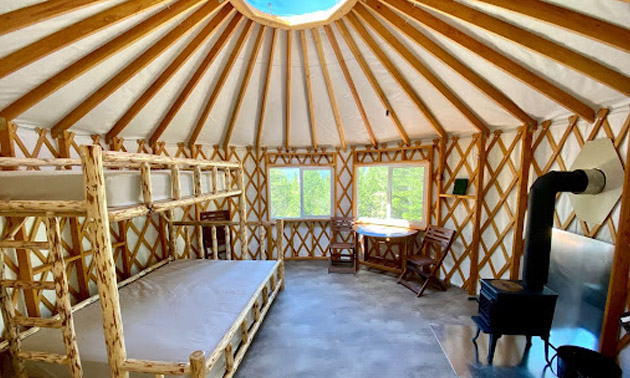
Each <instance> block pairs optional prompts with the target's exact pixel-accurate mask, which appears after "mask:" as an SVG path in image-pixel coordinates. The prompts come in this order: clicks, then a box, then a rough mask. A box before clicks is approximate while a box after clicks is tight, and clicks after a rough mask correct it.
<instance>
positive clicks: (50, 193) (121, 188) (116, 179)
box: [0, 170, 225, 207]
mask: <svg viewBox="0 0 630 378" xmlns="http://www.w3.org/2000/svg"><path fill="white" fill-rule="evenodd" d="M217 179H218V180H217V187H218V188H217V190H223V189H224V187H225V185H224V177H223V175H219V177H218V178H217ZM179 181H180V187H181V195H182V196H183V197H187V196H192V195H193V194H194V184H193V173H192V172H190V171H181V172H180V180H179ZM151 186H152V192H153V193H152V194H153V200H154V201H162V200H166V199H169V198H172V193H171V172H170V170H154V171H151ZM105 189H106V192H107V205H108V206H109V207H120V206H131V205H136V204H138V203H142V202H143V199H142V179H141V176H140V172H138V171H105ZM211 189H212V173H211V172H202V174H201V192H202V193H203V194H206V193H210V192H211ZM84 199H85V189H84V185H83V173H82V172H80V171H2V172H0V201H14V200H39V201H64V200H65V201H82V200H84Z"/></svg>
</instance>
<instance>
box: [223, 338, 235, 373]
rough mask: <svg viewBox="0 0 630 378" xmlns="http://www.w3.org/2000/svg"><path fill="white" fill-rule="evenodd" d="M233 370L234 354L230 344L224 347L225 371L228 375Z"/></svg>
mask: <svg viewBox="0 0 630 378" xmlns="http://www.w3.org/2000/svg"><path fill="white" fill-rule="evenodd" d="M233 369H234V353H232V344H228V345H227V346H226V347H225V370H226V372H228V373H230V372H231V371H232V370H233Z"/></svg>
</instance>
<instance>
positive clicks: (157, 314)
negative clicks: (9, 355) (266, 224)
mask: <svg viewBox="0 0 630 378" xmlns="http://www.w3.org/2000/svg"><path fill="white" fill-rule="evenodd" d="M283 286H284V278H283V261H282V260H279V261H225V260H175V261H172V262H170V263H168V264H166V265H164V266H163V267H161V268H159V269H157V270H155V271H153V272H151V273H149V274H148V275H146V276H144V277H142V278H141V279H139V280H137V281H134V282H132V283H130V284H129V285H127V286H125V287H123V288H121V289H120V290H119V295H120V306H121V311H122V318H123V329H124V339H125V345H126V349H127V361H126V362H125V363H124V365H123V369H124V370H127V371H130V372H131V377H155V376H160V374H164V375H165V376H186V375H190V374H191V366H190V362H189V361H190V357H191V354H192V353H193V352H195V351H203V352H205V356H206V358H205V359H204V361H205V362H204V363H205V365H206V367H207V369H208V371H209V374H208V376H209V377H231V376H233V374H234V373H235V371H236V369H237V367H238V365H239V364H240V362H241V361H242V359H243V357H244V354H245V352H246V351H247V348H248V347H249V345H250V344H251V342H252V339H253V337H254V335H255V333H256V332H257V330H258V328H259V327H260V324H261V322H262V320H263V319H264V317H265V315H266V314H267V311H268V310H269V307H270V306H271V303H272V302H273V300H274V299H275V297H276V295H277V293H278V292H279V291H280V290H281V289H282V287H283ZM73 318H74V324H75V328H76V334H77V342H78V346H79V354H80V358H81V363H82V365H83V372H84V374H83V376H84V377H90V378H101V377H102V378H107V377H109V368H108V362H107V352H106V348H105V340H104V336H103V327H102V324H103V323H102V314H101V308H100V305H99V303H98V302H96V303H92V304H90V305H88V306H87V307H85V308H82V309H80V310H78V311H76V312H75V313H73ZM22 350H34V351H42V352H51V353H58V354H63V353H64V344H63V342H62V339H61V335H60V332H59V331H58V330H51V329H41V330H40V331H38V332H36V333H35V334H33V335H31V336H29V337H27V338H26V339H25V340H23V342H22ZM26 367H27V373H28V376H29V377H35V378H56V377H66V376H67V375H68V369H67V367H66V366H63V365H56V364H50V363H44V362H27V363H26Z"/></svg>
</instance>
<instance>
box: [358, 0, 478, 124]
mask: <svg viewBox="0 0 630 378" xmlns="http://www.w3.org/2000/svg"><path fill="white" fill-rule="evenodd" d="M354 11H355V12H356V13H357V14H358V15H359V17H361V18H362V19H363V20H364V21H365V22H366V23H367V24H368V25H370V27H371V28H372V29H373V30H375V31H376V32H377V33H378V34H379V35H380V36H381V37H382V38H383V39H384V40H385V41H387V43H388V44H389V45H390V46H391V47H393V48H394V50H396V52H398V54H399V55H400V56H401V57H402V58H403V59H405V60H406V61H407V62H408V63H409V64H410V65H411V66H412V67H413V68H415V69H416V71H418V73H420V74H421V75H422V76H424V78H425V79H427V80H428V81H429V82H430V83H431V84H432V85H433V86H434V87H435V89H437V90H438V91H439V92H440V93H442V95H443V96H444V97H445V98H446V99H447V100H448V101H449V102H450V103H451V104H452V105H453V106H454V107H455V108H457V110H459V112H460V113H462V115H463V116H464V117H466V118H467V119H468V120H469V121H470V123H472V124H473V126H474V127H475V128H476V129H477V130H478V131H481V132H483V133H488V126H486V124H485V123H484V122H483V121H482V120H481V119H480V118H479V117H478V116H477V114H475V113H474V112H473V110H472V109H470V108H469V107H468V105H466V104H465V103H464V102H463V101H462V100H461V99H460V98H459V97H458V96H457V95H456V94H455V93H453V91H451V89H450V88H449V87H448V86H447V85H446V84H444V83H443V82H442V80H440V78H438V77H437V76H436V75H435V74H434V73H433V72H431V70H429V69H428V68H427V67H426V65H425V64H424V63H423V62H422V61H420V59H419V58H417V57H416V56H415V55H414V54H413V53H412V52H411V51H409V49H407V47H405V45H403V44H402V43H401V42H400V41H399V40H398V39H397V38H396V37H395V36H394V35H393V34H392V33H391V32H390V31H389V30H387V28H385V27H384V26H383V25H382V24H381V23H380V22H379V21H377V19H376V17H374V16H373V15H372V14H371V13H370V12H369V11H368V10H367V8H365V6H364V5H362V4H357V6H355V7H354Z"/></svg>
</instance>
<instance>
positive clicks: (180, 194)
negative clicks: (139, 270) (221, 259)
mask: <svg viewBox="0 0 630 378" xmlns="http://www.w3.org/2000/svg"><path fill="white" fill-rule="evenodd" d="M77 167H78V168H79V169H77ZM0 169H3V171H1V172H0V182H2V185H0V216H20V217H24V216H72V217H82V216H86V215H87V212H88V210H87V209H88V206H89V204H88V199H90V198H93V197H94V196H96V195H97V193H96V192H98V197H101V198H105V199H106V206H107V213H108V217H109V220H110V222H115V221H121V220H125V219H130V218H134V217H138V216H144V215H149V214H152V213H159V212H165V211H168V210H171V209H174V208H177V207H182V206H189V205H194V204H196V203H200V202H204V201H209V200H216V199H221V198H226V197H234V196H239V195H241V194H243V191H242V177H243V176H242V174H243V173H242V167H241V164H240V163H233V162H224V161H208V160H196V159H186V158H174V157H167V156H157V155H149V154H137V153H127V152H117V151H103V150H102V149H101V147H99V146H81V158H80V159H66V158H58V159H55V158H52V159H37V158H13V157H3V158H0ZM234 180H236V181H234ZM90 183H92V184H90Z"/></svg>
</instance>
